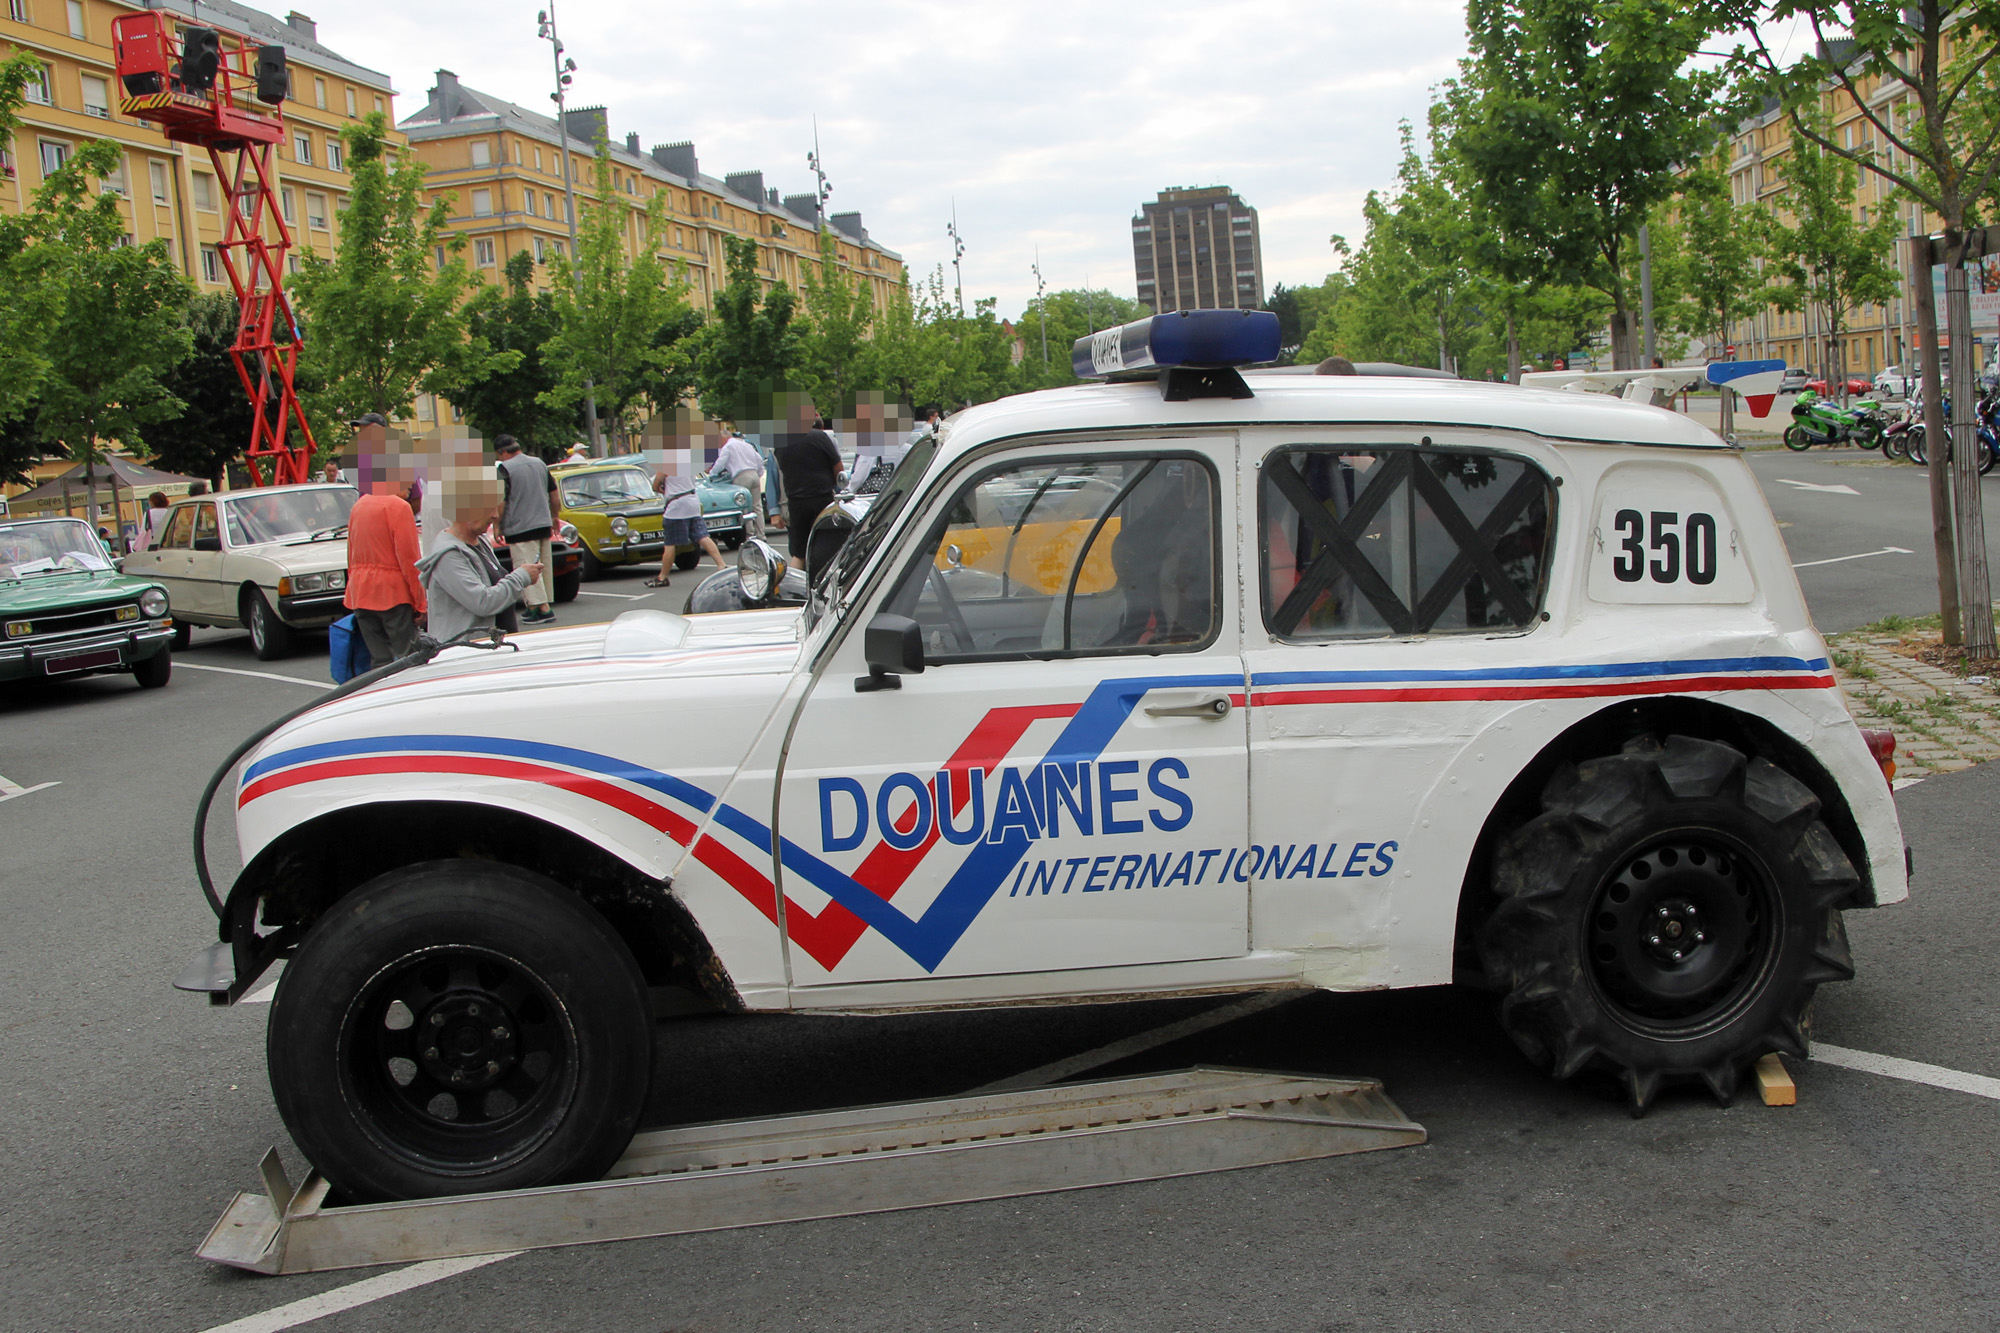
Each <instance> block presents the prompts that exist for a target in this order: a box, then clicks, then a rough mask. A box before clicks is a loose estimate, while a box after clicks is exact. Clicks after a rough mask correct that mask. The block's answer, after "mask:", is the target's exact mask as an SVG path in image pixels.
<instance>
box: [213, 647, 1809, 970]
mask: <svg viewBox="0 0 2000 1333" xmlns="http://www.w3.org/2000/svg"><path fill="white" fill-rule="evenodd" d="M1827 665H1828V664H1827V662H1826V660H1825V659H1824V658H1819V659H1813V660H1806V659H1801V658H1782V657H1756V658H1718V659H1707V660H1694V661H1679V662H1631V663H1618V664H1609V665H1591V666H1574V667H1542V668H1525V669H1524V668H1490V669H1475V670H1466V671H1407V670H1406V671H1285V672H1259V673H1256V674H1255V675H1253V676H1252V677H1251V683H1250V684H1251V688H1250V691H1249V702H1250V703H1251V705H1252V706H1255V707H1270V706H1283V705H1292V704H1311V703H1325V704H1334V703H1382V702H1436V701H1442V700H1515V699H1561V698H1579V697H1596V696H1616V695H1623V694H1662V693H1691V692H1711V691H1720V690H1771V689H1820V688H1831V687H1832V685H1833V678H1832V676H1831V675H1830V674H1826V672H1827ZM1242 686H1243V677H1242V676H1240V675H1190V676H1159V677H1134V678H1128V679H1122V680H1119V679H1114V680H1107V681H1104V682H1102V683H1100V684H1099V685H1098V686H1097V687H1096V688H1095V689H1093V690H1092V691H1091V693H1090V695H1089V697H1088V698H1086V699H1085V700H1084V701H1083V702H1082V703H1077V704H1071V703H1058V704H1037V705H1020V706H1010V707H1000V708H993V709H989V710H988V711H987V712H986V713H985V715H984V716H982V717H981V718H980V720H979V722H978V723H977V724H976V725H975V726H974V727H973V728H972V731H971V732H970V734H968V735H967V737H966V738H965V740H964V742H963V743H962V744H960V745H959V747H958V748H957V749H956V750H955V751H954V752H953V753H952V755H951V757H950V758H949V759H947V760H946V761H945V763H944V765H943V767H944V768H945V769H946V770H947V771H949V772H950V773H951V775H952V779H953V781H952V784H951V800H952V805H953V811H954V813H956V812H958V811H960V810H962V809H963V807H964V805H965V803H966V801H967V800H968V799H969V796H970V786H971V784H970V782H969V781H968V780H967V779H968V775H969V774H970V772H971V770H973V769H974V768H977V769H979V770H981V771H982V772H983V773H984V774H986V775H987V776H991V775H992V774H993V773H994V771H995V770H996V769H997V768H998V767H999V765H1000V764H1001V762H1002V761H1003V760H1004V759H1005V758H1006V757H1007V755H1008V754H1009V752H1010V751H1011V750H1012V749H1013V747H1014V746H1015V745H1016V744H1017V743H1018V742H1019V741H1020V739H1021V737H1022V736H1023V735H1024V734H1025V733H1026V732H1027V729H1028V727H1029V726H1030V725H1032V724H1033V723H1034V722H1037V721H1041V720H1060V721H1063V722H1064V723H1065V725H1064V727H1063V729H1062V731H1061V732H1060V733H1059V734H1058V735H1057V737H1056V739H1055V741H1054V742H1053V743H1052V744H1051V746H1050V747H1049V751H1048V753H1047V755H1045V756H1044V757H1043V758H1042V759H1041V760H1040V761H1038V762H1039V763H1042V764H1071V763H1074V762H1076V761H1078V760H1095V759H1096V758H1098V757H1099V756H1100V755H1102V754H1103V752H1104V751H1105V749H1106V747H1107V746H1108V745H1109V744H1110V742H1111V739H1112V738H1113V737H1114V736H1115V735H1116V734H1117V733H1118V731H1119V729H1120V728H1121V727H1123V726H1124V724H1125V721H1126V719H1127V718H1129V717H1130V716H1131V713H1132V710H1133V708H1135V707H1136V706H1137V705H1138V702H1139V700H1140V699H1141V698H1143V697H1144V696H1145V695H1146V694H1148V693H1150V692H1151V691H1153V690H1156V689H1217V688H1221V689H1230V690H1232V697H1234V698H1235V700H1236V701H1237V702H1238V703H1239V704H1240V703H1242V702H1243V700H1244V695H1243V694H1241V693H1235V691H1238V690H1241V689H1242ZM408 773H448V774H464V775H467V776H474V777H488V778H499V779H503V780H508V781H520V782H534V783H540V784H542V785H545V786H550V787H555V788H559V789H562V790H565V791H570V792H573V793H575V794H577V795H579V796H582V797H585V798H586V799H589V800H593V801H596V802H598V803H600V804H602V805H605V806H608V807H610V808H612V809H615V810H618V811H620V812H621V813H623V814H626V815H629V816H630V817H632V818H633V819H636V820H638V821H639V822H641V823H643V824H645V825H647V826H648V827H650V828H653V829H655V830H657V831H658V832H660V833H661V834H663V835H664V836H666V837H667V838H668V839H669V840H671V841H673V842H675V843H677V844H679V845H680V846H682V847H688V848H690V849H691V850H692V852H693V855H694V858H695V859H696V860H697V861H699V862H700V863H701V864H702V865H704V866H706V867H708V868H709V869H710V870H711V871H713V872H714V873H715V874H716V875H717V876H718V877H719V878H721V879H722V880H723V881H724V882H725V883H727V884H729V885H730V886H731V887H732V888H734V889H735V890H736V891H737V892H738V893H740V894H741V895H742V896H743V897H744V898H745V900H747V901H748V902H749V903H751V905H753V906H754V907H756V908H757V910H759V911H760V912H762V913H763V914H764V916H765V917H766V918H767V919H769V920H770V921H771V922H773V923H774V924H775V923H777V922H778V921H779V919H780V913H779V904H778V900H777V891H776V889H775V888H774V886H773V884H772V881H771V879H770V878H769V877H768V875H767V874H766V873H765V872H764V871H763V870H761V869H759V868H758V866H757V865H753V864H752V863H751V862H750V861H748V860H745V859H744V857H743V856H742V855H740V854H739V853H738V852H737V851H735V850H733V849H731V848H730V847H729V846H727V845H725V844H724V843H723V842H721V841H719V840H718V839H717V837H716V836H715V831H716V830H721V831H724V832H727V833H729V834H731V835H733V836H734V837H735V838H738V839H741V840H742V842H744V843H746V844H748V846H749V847H750V848H752V849H754V850H755V851H756V852H757V853H758V854H759V856H760V858H762V860H763V862H764V864H766V865H768V863H769V858H770V856H771V842H772V838H771V829H770V827H769V826H768V825H766V824H764V823H763V822H761V821H759V820H757V819H755V818H753V817H751V816H750V815H748V814H746V813H744V812H743V811H742V810H739V809H737V808H736V807H734V806H732V805H729V804H727V803H726V802H719V801H718V800H717V799H716V797H715V796H714V795H713V794H712V793H710V792H708V791H705V790H703V789H702V788H701V787H698V786H696V785H695V784H694V783H691V782H688V781H686V780H685V779H682V778H677V777H675V776H673V775H672V774H670V773H663V772H660V771H659V770H657V769H653V768H649V767H646V766H645V765H642V764H636V763H633V762H631V761H629V760H624V759H619V758H616V757H614V756H611V755H605V754H600V753H597V752H595V751H591V750H583V749H578V748H576V747H574V746H567V745H553V744H549V743H546V742H542V741H528V740H517V739H513V738H510V737H499V736H469V735H454V734H443V733H437V734H417V735H403V736H371V737H365V738H356V739H353V740H344V741H329V742H323V743H320V744H316V745H305V746H298V747H296V748H293V749H289V750H282V751H279V752H277V753H275V754H271V755H267V756H266V757H264V758H262V759H259V760H258V761H257V762H255V763H253V764H252V765H250V766H249V767H248V768H247V769H245V770H244V773H243V779H242V784H243V785H242V787H241V789H240V791H239V792H238V796H237V805H238V807H239V808H241V807H242V806H246V805H248V804H249V803H250V802H252V801H254V800H256V799H258V798H259V797H262V796H266V795H269V794H271V793H273V792H277V791H282V790H285V789H287V788H291V787H296V786H300V785H304V784H307V783H313V782H324V781H329V780H332V779H337V778H350V777H365V776H382V775H391V774H408ZM932 794H933V797H934V798H936V796H937V795H938V793H937V791H936V790H935V786H934V787H933V793H932ZM710 815H712V816H713V824H712V826H711V829H710V831H709V832H706V833H704V832H701V831H700V820H701V819H702V818H703V817H707V816H710ZM936 825H937V821H932V826H931V829H930V831H929V833H928V835H927V836H926V837H925V839H924V840H923V841H922V842H920V843H919V844H917V845H916V846H914V847H910V848H907V849H898V848H895V847H892V846H890V845H889V844H888V843H887V842H883V841H877V842H876V843H875V845H874V846H873V847H872V848H871V849H870V850H869V852H868V853H867V854H866V855H865V856H864V857H863V858H862V861H861V863H860V865H859V866H857V867H856V868H855V870H854V872H853V873H852V874H849V873H847V872H845V871H842V870H840V869H838V868H836V867H834V866H832V865H830V864H828V863H827V862H826V861H824V860H822V859H821V858H820V857H818V856H816V855H814V854H813V853H811V852H809V851H807V850H806V849H805V848H804V847H802V846H800V845H798V844H797V843H795V842H793V841H792V840H791V839H789V838H781V839H779V840H778V858H779V861H780V863H781V864H782V865H783V866H784V868H785V870H786V871H787V872H788V873H790V874H794V875H797V876H798V877H799V879H800V880H802V881H804V882H805V883H808V884H811V885H812V886H813V887H815V888H817V889H819V890H820V891H821V892H823V893H825V894H826V895H827V897H828V898H829V899H831V901H830V902H829V903H828V904H827V905H826V906H825V907H824V908H822V909H821V910H820V911H819V912H818V913H817V914H814V913H809V912H807V911H806V910H805V909H804V908H802V907H800V906H799V904H798V903H797V902H795V901H792V900H790V899H787V900H786V902H785V904H784V912H783V920H784V925H785V930H786V934H787V935H788V937H789V938H790V940H791V942H792V943H793V944H795V945H797V946H798V947H799V948H800V949H801V951H803V952H804V953H805V954H806V955H807V956H808V957H810V958H812V959H813V960H814V961H815V962H817V963H818V964H819V965H820V966H821V967H823V968H825V969H826V970H828V971H832V970H833V969H834V968H835V967H837V966H838V965H839V963H840V962H841V960H842V959H843V958H845V957H846V956H847V954H848V952H849V951H850V950H852V949H853V947H854V945H855V944H856V942H857V941H859V940H860V938H861V936H862V935H863V934H864V933H865V932H866V931H868V930H870V929H873V930H875V931H877V932H878V933H880V934H881V935H882V936H883V937H884V938H885V939H887V940H888V941H889V942H890V943H891V944H893V945H895V946H896V947H897V948H898V949H899V950H901V951H902V952H903V953H904V954H906V955H908V956H909V958H910V959H911V960H912V961H913V962H915V963H916V964H917V965H918V966H920V967H922V968H923V969H924V970H925V971H927V972H932V971H935V970H936V969H937V967H938V966H939V965H940V964H941V963H942V962H943V961H944V959H945V957H946V955H948V954H949V953H950V951H951V949H952V947H953V946H954V945H956V944H957V943H958V941H959V940H960V939H961V938H963V937H964V935H965V932H966V931H967V930H969V929H970V928H971V926H972V923H973V922H974V921H975V920H977V919H978V916H979V913H980V912H981V911H982V910H983V909H984V908H985V906H986V904H987V902H988V901H989V900H990V899H991V898H992V897H993V895H994V893H995V892H996V891H997V890H998V889H999V887H1000V885H1001V884H1003V883H1004V882H1006V878H1007V876H1008V875H1009V874H1010V873H1011V872H1012V871H1013V870H1014V868H1015V867H1016V866H1017V865H1018V864H1019V863H1020V861H1021V859H1022V857H1023V856H1024V855H1025V854H1026V853H1027V851H1028V849H1029V847H1030V846H1031V844H1032V842H1033V839H1032V838H1030V836H1029V835H1028V834H1027V833H1026V832H1025V831H1023V830H1021V829H1019V828H1010V829H1008V830H1007V832H1006V834H1005V835H1004V836H1003V837H1001V838H1000V839H998V840H997V841H996V840H991V839H987V840H982V841H980V842H978V843H976V844H973V845H972V846H971V847H970V848H969V849H968V851H967V853H966V855H965V857H964V859H963V860H962V861H960V863H959V864H958V866H957V867H956V868H955V869H954V870H953V871H951V873H950V878H949V879H948V880H947V882H946V883H945V885H944V887H943V888H942V889H941V890H940V891H939V892H938V894H937V896H936V897H935V898H934V899H933V900H932V901H931V904H930V906H929V907H927V908H926V909H925V910H924V911H923V912H922V913H921V914H920V915H918V916H915V917H912V916H910V915H908V914H907V913H905V912H903V911H901V910H899V909H898V908H896V907H895V906H894V905H893V902H892V900H893V899H894V898H895V897H896V895H897V893H898V892H899V891H900V890H901V889H902V888H903V886H904V885H905V884H906V883H908V882H909V879H910V877H911V875H913V874H914V873H915V872H916V869H917V867H918V866H919V865H920V864H922V863H923V861H924V860H925V858H926V857H927V856H928V855H929V854H930V852H931V851H932V850H933V848H934V847H935V846H936V844H937V842H938V840H939V833H938V829H937V827H936Z"/></svg>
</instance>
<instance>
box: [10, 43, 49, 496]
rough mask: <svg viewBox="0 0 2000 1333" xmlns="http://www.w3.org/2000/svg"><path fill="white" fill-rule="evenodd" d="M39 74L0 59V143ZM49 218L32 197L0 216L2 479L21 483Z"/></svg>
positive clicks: (37, 385)
mask: <svg viewBox="0 0 2000 1333" xmlns="http://www.w3.org/2000/svg"><path fill="white" fill-rule="evenodd" d="M40 77H41V60H40V58H39V57H38V56H36V55H35V54H34V53H33V52H32V51H21V52H18V53H16V54H15V55H13V56H12V57H10V58H9V59H8V60H6V61H5V62H0V143H8V144H11V143H14V142H16V139H15V132H16V131H17V130H18V129H20V127H21V118H20V109H21V104H22V103H23V102H24V101H25V100H26V91H25V90H26V88H27V84H28V81H29V80H30V79H38V78H40ZM52 222H53V219H52V218H51V217H50V216H49V214H48V213H47V212H46V211H45V210H43V209H41V208H38V207H36V206H34V204H33V203H31V204H30V206H29V207H28V208H26V209H24V210H22V211H21V212H18V213H4V214H0V429H4V428H5V427H7V426H8V425H9V424H10V423H17V428H16V429H13V430H11V431H6V432H5V433H4V435H0V439H5V440H6V441H8V442H9V443H6V444H0V479H5V480H8V481H23V480H25V479H26V478H27V475H28V473H27V469H28V468H29V467H30V466H32V465H33V463H34V462H35V460H36V458H37V457H39V455H40V452H41V441H40V439H39V437H38V436H37V435H36V434H35V433H34V431H33V430H32V428H31V427H27V426H24V425H19V424H18V423H22V422H23V419H24V418H25V417H27V416H28V414H29V410H30V408H31V407H32V406H33V405H34V402H35V396H36V395H37V394H38V393H39V392H40V391H41V384H42V377H43V376H44V375H46V374H47V373H48V368H49V366H48V358H47V356H46V355H45V351H46V347H47V341H46V338H45V336H44V335H45V331H46V330H47V328H48V325H49V321H50V319H51V318H52V317H53V316H54V313H55V309H56V306H57V303H58V301H59V300H60V298H61V280H62V265H61V263H60V261H59V256H60V247H56V248H50V247H46V246H38V245H37V242H38V241H41V240H44V239H47V238H48V233H49V231H50V228H51V225H52Z"/></svg>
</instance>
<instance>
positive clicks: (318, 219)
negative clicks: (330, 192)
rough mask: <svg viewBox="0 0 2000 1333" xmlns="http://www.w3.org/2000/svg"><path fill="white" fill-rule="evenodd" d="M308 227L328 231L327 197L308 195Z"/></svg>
mask: <svg viewBox="0 0 2000 1333" xmlns="http://www.w3.org/2000/svg"><path fill="white" fill-rule="evenodd" d="M306 225H307V226H308V227H312V228H314V229H315V230H318V231H325V230H326V196H325V195H323V194H308V195H307V196H306Z"/></svg>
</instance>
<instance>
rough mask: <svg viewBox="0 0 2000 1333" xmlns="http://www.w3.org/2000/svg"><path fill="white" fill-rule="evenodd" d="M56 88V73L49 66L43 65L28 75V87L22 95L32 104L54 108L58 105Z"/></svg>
mask: <svg viewBox="0 0 2000 1333" xmlns="http://www.w3.org/2000/svg"><path fill="white" fill-rule="evenodd" d="M55 86H56V76H55V71H53V70H51V69H50V68H49V67H48V66H47V65H41V66H38V67H37V68H36V69H35V70H34V71H33V72H32V73H30V74H29V75H28V82H27V85H26V86H25V87H23V88H22V89H21V95H22V96H23V97H25V98H27V99H28V100H29V101H30V102H39V103H41V104H42V105H43V106H54V105H55V104H56V97H55V92H54V89H55Z"/></svg>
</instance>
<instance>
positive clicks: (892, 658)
mask: <svg viewBox="0 0 2000 1333" xmlns="http://www.w3.org/2000/svg"><path fill="white" fill-rule="evenodd" d="M861 655H862V657H863V659H864V660H865V661H866V662H867V663H868V674H867V675H865V676H856V677H855V678H854V691H855V693H856V694H869V693H872V692H874V691H876V690H900V689H902V688H903V682H902V679H901V678H902V677H903V676H916V675H921V674H923V670H924V631H923V627H922V626H921V625H919V624H917V622H916V621H914V620H912V619H910V618H909V617H908V616H892V615H890V614H889V613H888V612H886V611H884V612H881V613H880V614H878V615H877V616H876V617H875V618H874V619H873V620H871V621H869V622H868V628H867V629H865V630H863V631H862V634H861Z"/></svg>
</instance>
